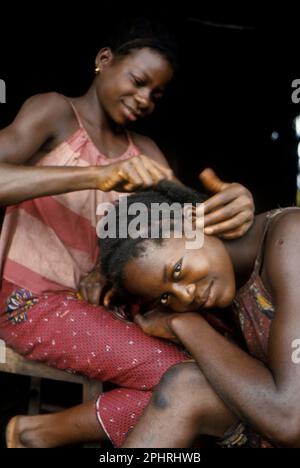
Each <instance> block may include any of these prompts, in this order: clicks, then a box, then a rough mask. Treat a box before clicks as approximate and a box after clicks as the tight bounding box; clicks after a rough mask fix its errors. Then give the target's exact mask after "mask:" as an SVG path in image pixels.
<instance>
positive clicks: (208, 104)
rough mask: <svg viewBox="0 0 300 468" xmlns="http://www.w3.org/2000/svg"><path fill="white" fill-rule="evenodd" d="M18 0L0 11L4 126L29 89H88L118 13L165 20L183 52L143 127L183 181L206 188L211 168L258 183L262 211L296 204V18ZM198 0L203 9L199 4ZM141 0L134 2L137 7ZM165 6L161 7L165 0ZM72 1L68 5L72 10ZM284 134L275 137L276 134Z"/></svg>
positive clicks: (277, 13)
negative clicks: (204, 173)
mask: <svg viewBox="0 0 300 468" xmlns="http://www.w3.org/2000/svg"><path fill="white" fill-rule="evenodd" d="M182 3H183V4H182V5H181V4H180V3H179V4H178V5H174V4H173V3H172V2H152V3H149V4H148V3H146V2H144V4H143V6H141V3H140V4H139V5H138V4H136V3H133V2H127V3H126V5H124V2H113V1H109V2H108V1H101V2H98V3H97V2H83V3H81V4H79V3H78V4H75V3H69V2H65V3H64V5H63V6H64V10H63V11H62V3H61V4H58V3H53V2H51V3H41V2H40V3H39V4H37V6H36V7H35V8H34V9H29V5H28V4H27V3H26V5H25V7H24V4H23V7H22V9H21V7H20V6H18V4H17V3H16V2H15V5H13V8H10V11H7V12H6V11H5V10H4V12H3V14H1V31H0V45H1V47H0V78H2V79H4V80H5V81H6V85H7V104H1V105H0V127H3V126H5V125H6V124H8V123H9V122H10V121H11V120H12V119H13V117H14V116H15V114H16V113H17V111H18V109H19V108H20V106H21V104H22V102H23V101H24V100H25V99H26V98H27V97H29V96H30V95H32V94H36V93H39V92H46V91H54V90H55V91H58V92H61V93H63V94H66V95H68V96H75V95H80V93H83V92H85V91H86V89H87V87H88V86H89V84H90V83H91V80H92V79H93V70H94V57H95V55H96V53H97V51H98V50H99V49H100V48H101V47H102V46H103V45H105V44H104V43H103V37H105V34H106V32H107V30H109V28H110V25H111V24H112V22H114V21H116V20H118V18H121V17H123V16H124V15H127V16H136V15H141V14H146V15H148V16H149V15H150V16H151V15H152V16H156V17H159V18H163V19H165V20H166V21H167V22H168V23H169V26H170V28H171V29H172V30H173V31H174V32H175V34H176V36H177V38H178V40H179V43H180V50H181V68H180V72H179V74H178V76H177V79H176V80H175V82H174V83H173V85H172V87H171V89H170V90H169V93H168V95H167V96H166V98H165V99H164V100H163V103H162V104H160V106H159V108H158V110H157V111H156V113H155V114H154V116H152V117H151V118H150V119H149V120H148V121H147V122H144V123H143V124H142V125H140V127H139V128H138V129H139V130H140V131H142V132H144V133H146V134H148V135H150V136H152V137H153V138H154V139H155V141H156V142H157V143H158V144H159V146H160V147H161V148H162V149H163V151H164V152H165V154H166V156H167V158H168V159H169V161H170V163H171V165H172V166H173V168H174V170H175V172H176V173H177V175H178V176H179V177H180V179H181V180H183V181H184V182H185V183H187V184H190V185H192V186H194V187H198V188H199V189H200V185H199V184H198V182H197V174H198V172H199V171H200V170H201V169H203V168H204V167H206V166H208V165H209V166H211V167H213V168H214V169H215V170H216V171H217V172H218V174H219V175H220V176H222V177H223V178H224V179H226V180H228V181H233V180H236V181H239V182H241V183H244V184H245V185H246V186H248V187H249V189H250V190H251V191H252V193H253V195H254V197H255V201H256V206H257V212H261V211H264V210H266V209H270V208H273V207H276V206H278V205H281V206H286V205H290V204H293V203H295V193H296V176H297V142H296V138H295V132H294V129H293V119H294V117H295V116H296V115H297V114H298V113H300V104H298V105H296V104H293V103H292V101H291V93H292V88H291V83H292V81H293V80H294V79H296V78H300V70H299V63H298V61H299V54H298V50H297V32H298V30H299V28H298V25H297V21H296V20H295V21H293V19H292V18H293V16H294V17H296V15H295V14H293V12H291V13H290V15H289V17H288V16H286V15H285V12H283V11H281V10H280V9H278V10H276V9H275V7H274V6H273V7H272V10H270V12H269V13H268V14H266V13H264V14H262V12H261V11H259V10H257V9H255V8H254V6H253V4H252V3H251V5H250V4H249V5H248V6H247V3H243V7H240V8H239V9H231V10H229V9H228V2H226V8H225V7H224V6H223V7H222V8H220V6H216V5H215V4H214V2H210V3H209V6H207V4H206V3H205V2H193V3H192V2H182ZM197 3H200V7H199V6H198V7H196V6H195V5H197ZM137 5H138V6H137ZM162 6H163V8H162ZM66 7H67V8H66ZM273 131H276V132H277V133H278V134H279V137H278V139H277V140H275V141H273V140H272V139H271V134H272V132H273Z"/></svg>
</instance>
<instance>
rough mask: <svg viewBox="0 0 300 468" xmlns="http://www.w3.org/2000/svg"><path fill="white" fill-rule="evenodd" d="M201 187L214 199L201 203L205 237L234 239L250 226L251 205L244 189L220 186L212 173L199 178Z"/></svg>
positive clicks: (238, 186) (227, 184)
mask: <svg viewBox="0 0 300 468" xmlns="http://www.w3.org/2000/svg"><path fill="white" fill-rule="evenodd" d="M199 179H200V181H201V183H202V184H203V186H204V187H205V188H206V189H207V190H208V191H209V192H212V193H214V194H215V195H214V196H212V197H211V198H209V199H208V200H207V201H206V202H204V214H205V216H204V233H205V234H208V235H219V236H220V237H222V238H223V239H236V238H237V237H241V236H242V235H243V234H245V233H246V232H247V231H248V229H249V228H250V226H251V225H252V223H253V219H254V202H253V198H252V195H251V193H250V192H249V190H248V189H246V187H244V186H243V185H241V184H238V183H226V182H223V181H222V180H221V179H219V177H218V176H217V175H216V174H215V172H214V171H213V170H212V169H209V168H207V169H204V171H202V172H201V173H200V174H199Z"/></svg>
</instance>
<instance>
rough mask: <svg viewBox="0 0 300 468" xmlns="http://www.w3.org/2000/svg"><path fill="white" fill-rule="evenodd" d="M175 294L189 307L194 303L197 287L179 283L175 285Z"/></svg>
mask: <svg viewBox="0 0 300 468" xmlns="http://www.w3.org/2000/svg"><path fill="white" fill-rule="evenodd" d="M174 289H175V293H176V295H177V297H178V299H179V300H180V301H181V302H182V303H183V304H185V305H189V304H191V303H192V302H193V301H194V298H195V292H196V285H195V284H188V285H179V284H178V283H177V284H176V283H175V284H174Z"/></svg>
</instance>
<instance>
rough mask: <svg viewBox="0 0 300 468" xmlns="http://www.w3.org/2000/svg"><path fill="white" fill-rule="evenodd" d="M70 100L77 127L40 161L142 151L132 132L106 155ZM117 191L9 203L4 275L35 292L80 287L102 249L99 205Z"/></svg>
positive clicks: (88, 162) (88, 160)
mask: <svg viewBox="0 0 300 468" xmlns="http://www.w3.org/2000/svg"><path fill="white" fill-rule="evenodd" d="M69 102H70V101H69ZM70 104H71V106H72V108H73V110H74V112H75V116H76V119H77V122H78V124H79V128H78V129H77V130H76V131H75V132H74V133H73V134H72V135H71V136H70V137H69V138H68V139H67V140H66V141H64V142H63V143H61V144H59V145H58V146H57V147H56V148H54V149H53V150H52V151H50V152H49V153H48V154H46V155H45V156H43V157H42V158H41V159H40V160H39V161H38V163H37V164H36V165H37V166H73V167H76V166H77V167H84V166H105V165H108V164H112V163H114V162H117V161H121V160H125V159H129V158H131V157H133V156H136V155H138V154H140V151H139V150H138V148H137V147H136V146H135V145H134V143H133V141H132V139H131V137H130V135H129V133H128V134H127V136H128V148H127V150H126V152H125V153H124V154H123V155H121V156H119V157H117V158H113V159H111V158H108V157H106V156H105V155H104V154H102V153H101V152H100V151H99V150H98V149H97V148H96V147H95V145H94V143H93V142H92V140H91V138H90V137H89V135H88V133H87V132H86V130H85V128H84V127H83V125H82V122H81V120H80V118H79V115H78V113H77V111H76V109H75V108H74V106H73V104H72V103H71V102H70ZM119 196H120V193H118V192H114V191H110V192H108V193H106V192H101V191H100V190H82V191H78V192H72V193H65V194H60V195H52V196H45V197H41V198H35V199H33V200H28V201H24V202H22V203H18V204H17V205H13V206H9V207H8V208H7V209H6V214H5V218H4V222H3V226H2V231H1V238H0V277H1V278H4V279H6V280H7V281H9V282H11V283H14V284H16V285H18V286H21V287H23V288H26V289H29V290H30V291H32V292H34V293H36V294H42V293H43V292H46V291H47V292H51V291H52V292H54V291H61V290H66V289H68V290H70V289H71V290H77V289H78V285H79V281H80V278H81V277H82V276H84V275H86V274H88V273H89V272H90V271H91V270H92V269H93V268H94V266H95V264H96V262H97V259H98V255H99V248H98V244H97V235H96V224H97V221H98V220H97V217H96V209H97V206H98V204H100V203H103V202H113V201H115V200H116V199H117V198H118V197H119Z"/></svg>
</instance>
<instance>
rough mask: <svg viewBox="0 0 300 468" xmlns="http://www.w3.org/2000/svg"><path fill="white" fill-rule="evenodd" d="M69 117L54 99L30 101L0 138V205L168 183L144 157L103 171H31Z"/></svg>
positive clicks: (158, 168) (65, 106) (57, 97)
mask: <svg viewBox="0 0 300 468" xmlns="http://www.w3.org/2000/svg"><path fill="white" fill-rule="evenodd" d="M69 113H72V109H71V107H70V105H69V104H68V103H66V99H65V98H64V97H63V96H60V95H58V94H57V93H49V94H46V95H38V96H34V97H32V98H30V99H29V100H28V101H26V103H25V104H24V105H23V107H22V109H21V111H20V112H19V114H18V116H17V117H16V119H15V121H14V122H13V123H12V124H11V125H10V126H8V127H7V128H5V129H3V130H2V131H1V132H0V169H1V171H0V204H2V205H10V204H15V203H19V202H21V201H24V200H28V199H32V198H36V197H42V196H46V195H53V194H59V193H67V192H73V191H77V190H85V189H99V190H103V191H108V190H113V189H115V190H119V191H132V190H136V189H138V188H146V187H148V186H150V185H152V184H153V183H156V182H158V181H159V180H162V179H163V178H170V177H171V173H170V171H169V170H168V169H165V168H164V167H161V166H160V165H159V164H158V163H156V162H155V161H153V162H152V161H150V159H149V158H147V157H146V156H140V157H134V158H132V159H131V160H130V161H121V162H119V163H114V164H111V165H109V166H106V167H93V166H91V167H46V166H44V167H36V166H33V165H32V164H34V163H35V162H37V161H38V159H39V158H40V157H42V156H43V155H44V154H45V153H47V152H48V151H51V149H53V147H55V146H56V143H53V142H56V141H57V136H58V133H59V131H60V132H61V131H62V129H61V128H60V127H63V124H64V121H65V119H67V118H68V114H69ZM58 127H59V128H60V130H58ZM25 164H26V165H25Z"/></svg>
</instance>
